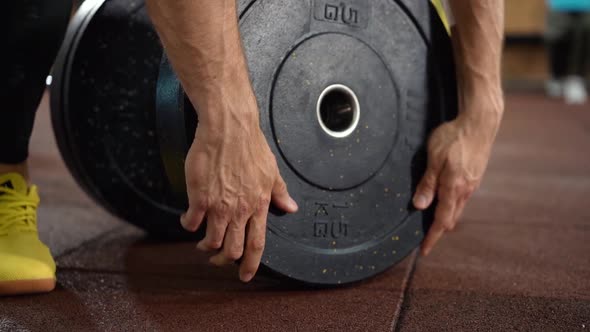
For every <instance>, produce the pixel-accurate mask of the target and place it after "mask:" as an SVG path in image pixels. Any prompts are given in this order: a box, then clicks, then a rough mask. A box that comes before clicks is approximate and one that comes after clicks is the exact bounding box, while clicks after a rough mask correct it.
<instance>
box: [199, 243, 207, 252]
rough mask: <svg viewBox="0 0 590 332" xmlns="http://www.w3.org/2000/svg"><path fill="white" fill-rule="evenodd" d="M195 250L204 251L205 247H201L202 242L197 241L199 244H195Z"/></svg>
mask: <svg viewBox="0 0 590 332" xmlns="http://www.w3.org/2000/svg"><path fill="white" fill-rule="evenodd" d="M197 249H199V250H201V251H206V250H205V247H204V246H203V241H199V243H197Z"/></svg>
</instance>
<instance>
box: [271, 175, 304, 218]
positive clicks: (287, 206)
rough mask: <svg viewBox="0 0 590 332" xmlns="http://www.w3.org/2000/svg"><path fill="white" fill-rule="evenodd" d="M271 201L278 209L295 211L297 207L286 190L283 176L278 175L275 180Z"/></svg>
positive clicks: (289, 211)
mask: <svg viewBox="0 0 590 332" xmlns="http://www.w3.org/2000/svg"><path fill="white" fill-rule="evenodd" d="M271 195H272V198H271V200H272V203H273V204H274V205H275V206H276V207H277V208H279V209H281V210H283V211H285V212H288V213H295V212H297V210H298V209H299V207H298V206H297V203H296V202H295V200H293V198H291V196H290V195H289V192H288V191H287V184H285V181H284V180H283V178H282V177H281V176H280V175H279V176H278V177H277V180H276V182H275V184H274V187H273V188H272V193H271Z"/></svg>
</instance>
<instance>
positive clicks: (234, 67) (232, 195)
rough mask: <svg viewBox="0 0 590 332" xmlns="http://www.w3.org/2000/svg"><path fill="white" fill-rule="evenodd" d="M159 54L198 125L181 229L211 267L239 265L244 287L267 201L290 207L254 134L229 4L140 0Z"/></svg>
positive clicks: (231, 0) (250, 96)
mask: <svg viewBox="0 0 590 332" xmlns="http://www.w3.org/2000/svg"><path fill="white" fill-rule="evenodd" d="M146 4H147V7H148V12H149V13H150V17H151V18H152V22H153V23H154V26H155V28H156V31H157V32H158V35H159V36H160V40H161V41H162V44H163V45H164V49H165V50H166V53H167V55H168V57H169V59H170V62H171V64H172V66H173V67H174V69H175V71H176V73H177V74H178V77H179V79H180V81H181V83H182V86H183V88H184V90H185V91H186V93H187V95H188V97H189V98H190V100H191V102H192V103H193V105H195V108H196V110H197V113H198V118H199V126H198V128H197V132H196V135H195V140H194V142H193V144H192V146H191V148H190V151H189V153H188V156H187V160H186V163H185V172H186V179H187V191H188V197H189V209H188V211H187V213H186V214H184V215H183V216H182V218H181V223H182V225H183V226H184V227H185V228H186V229H187V230H189V231H195V230H196V229H197V228H198V227H199V226H200V225H201V223H202V222H203V220H204V219H205V218H206V219H207V234H206V236H205V238H204V239H203V240H202V241H201V242H199V244H198V245H197V247H198V248H199V249H201V250H207V251H209V250H220V251H219V252H218V253H217V254H216V255H215V256H213V257H212V258H211V262H212V263H214V264H216V265H222V264H227V263H231V262H234V261H236V260H238V259H240V258H242V262H241V265H240V279H242V281H245V282H247V281H250V280H251V279H252V277H253V276H254V274H255V273H256V270H257V269H258V265H259V264H260V258H261V256H262V250H263V248H264V242H265V236H266V216H267V213H268V207H269V204H270V202H271V200H272V202H273V203H274V204H275V205H276V206H277V207H278V208H280V209H282V210H284V211H285V212H296V211H297V204H296V203H295V201H293V199H291V197H290V196H289V194H288V193H287V188H286V186H285V182H284V181H283V179H282V178H281V176H280V175H279V170H278V168H277V163H276V160H275V157H274V156H273V154H272V152H271V151H270V148H269V146H268V144H267V142H266V140H265V138H264V135H263V134H262V132H261V130H260V124H259V121H258V120H259V115H258V107H257V105H256V98H255V97H254V93H253V92H252V86H251V83H250V79H249V77H248V67H247V65H246V60H245V57H244V53H243V50H242V47H241V42H240V34H239V30H238V16H237V8H236V1H235V0H215V1H193V0H147V1H146Z"/></svg>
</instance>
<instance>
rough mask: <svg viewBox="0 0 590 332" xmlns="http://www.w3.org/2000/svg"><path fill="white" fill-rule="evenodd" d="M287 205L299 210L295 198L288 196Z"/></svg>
mask: <svg viewBox="0 0 590 332" xmlns="http://www.w3.org/2000/svg"><path fill="white" fill-rule="evenodd" d="M289 205H290V206H291V208H292V209H293V210H299V206H298V205H297V202H295V200H294V199H293V198H291V197H289Z"/></svg>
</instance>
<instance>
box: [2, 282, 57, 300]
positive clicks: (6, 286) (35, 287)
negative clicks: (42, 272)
mask: <svg viewBox="0 0 590 332" xmlns="http://www.w3.org/2000/svg"><path fill="white" fill-rule="evenodd" d="M53 289H55V279H54V278H51V279H36V280H13V281H0V296H8V295H23V294H37V293H48V292H51V291H52V290H53Z"/></svg>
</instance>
